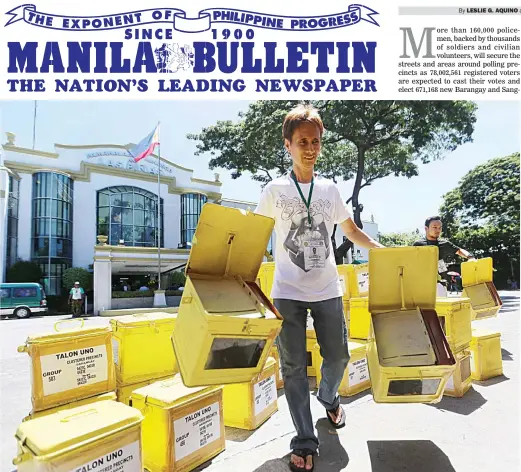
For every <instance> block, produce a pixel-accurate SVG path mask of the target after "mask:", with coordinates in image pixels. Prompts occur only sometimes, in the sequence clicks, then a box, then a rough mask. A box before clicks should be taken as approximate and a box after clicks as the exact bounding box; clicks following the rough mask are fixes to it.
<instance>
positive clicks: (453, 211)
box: [440, 153, 520, 287]
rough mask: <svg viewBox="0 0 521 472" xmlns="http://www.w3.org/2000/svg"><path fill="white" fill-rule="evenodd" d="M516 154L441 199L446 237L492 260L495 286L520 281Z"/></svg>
mask: <svg viewBox="0 0 521 472" xmlns="http://www.w3.org/2000/svg"><path fill="white" fill-rule="evenodd" d="M519 163H520V158H519V153H514V154H512V155H510V156H505V157H499V158H495V159H491V160H490V161H488V162H486V163H484V164H481V165H479V166H477V167H476V168H474V169H473V170H471V171H470V172H469V173H467V174H466V175H465V176H464V177H463V178H462V179H461V181H460V182H459V185H458V187H456V188H455V189H454V190H451V191H450V192H448V193H447V194H445V195H444V196H443V204H442V206H441V208H440V215H441V217H442V219H443V225H444V232H445V235H446V236H447V237H448V238H450V239H451V240H452V241H453V242H454V243H455V244H458V245H460V246H461V247H464V248H465V249H467V250H469V251H470V252H472V253H474V254H475V255H476V256H477V257H492V259H493V260H494V268H495V269H496V270H497V272H496V273H495V279H496V283H497V284H498V286H502V287H504V286H506V280H507V279H508V278H512V277H514V278H515V279H516V280H519V242H520V241H519V229H520V227H519V190H520V185H519V182H520V179H519V171H520V165H519Z"/></svg>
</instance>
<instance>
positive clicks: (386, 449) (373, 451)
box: [367, 440, 456, 472]
mask: <svg viewBox="0 0 521 472" xmlns="http://www.w3.org/2000/svg"><path fill="white" fill-rule="evenodd" d="M367 447H368V449H369V456H370V458H371V470H372V471H373V472H397V471H400V472H420V471H421V472H441V471H443V472H456V469H454V467H452V464H451V463H450V460H449V458H448V457H447V456H446V455H445V453H444V452H443V451H442V450H441V449H440V448H439V447H438V446H436V444H434V443H433V442H432V441H426V440H409V441H405V440H404V441H367Z"/></svg>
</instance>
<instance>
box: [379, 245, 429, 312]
mask: <svg viewBox="0 0 521 472" xmlns="http://www.w3.org/2000/svg"><path fill="white" fill-rule="evenodd" d="M400 274H403V276H401V275H400ZM437 276H438V248H437V247H436V246H411V247H392V248H375V249H370V250H369V311H370V312H371V313H375V312H385V311H391V310H400V309H402V308H404V309H407V310H411V309H414V308H424V309H434V307H435V304H436V283H437ZM400 279H402V280H403V290H402V283H401V282H400ZM402 296H403V304H402ZM402 305H403V306H402Z"/></svg>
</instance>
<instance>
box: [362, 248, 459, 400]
mask: <svg viewBox="0 0 521 472" xmlns="http://www.w3.org/2000/svg"><path fill="white" fill-rule="evenodd" d="M437 264H438V248H437V247H397V248H378V249H371V250H370V254H369V276H370V288H369V311H370V313H371V332H370V335H369V336H370V340H369V342H368V345H367V357H368V363H369V372H370V377H371V389H372V393H373V397H374V400H375V401H376V402H378V403H409V402H421V403H437V402H439V401H440V400H441V398H442V395H443V391H444V390H445V386H446V383H447V381H448V380H449V378H450V376H451V375H453V374H454V371H455V369H456V360H455V358H454V356H453V354H452V352H451V349H450V346H449V343H448V341H447V338H446V337H445V334H444V333H443V330H442V327H441V324H440V321H439V318H438V315H437V313H436V311H435V309H434V308H435V303H436V279H437Z"/></svg>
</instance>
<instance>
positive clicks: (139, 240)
mask: <svg viewBox="0 0 521 472" xmlns="http://www.w3.org/2000/svg"><path fill="white" fill-rule="evenodd" d="M97 199H98V201H97V205H96V207H97V222H98V223H97V228H96V230H97V235H104V236H108V244H112V245H118V244H119V243H120V241H123V244H124V245H125V246H139V247H157V195H155V194H154V193H152V192H149V191H147V190H143V189H140V188H137V187H129V186H117V187H108V188H105V189H103V190H99V191H98V196H97ZM160 203H161V208H160V225H161V226H160V228H161V235H160V236H161V247H164V240H165V238H164V234H163V228H164V224H163V212H164V208H163V206H164V202H163V199H161V202H160Z"/></svg>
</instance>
